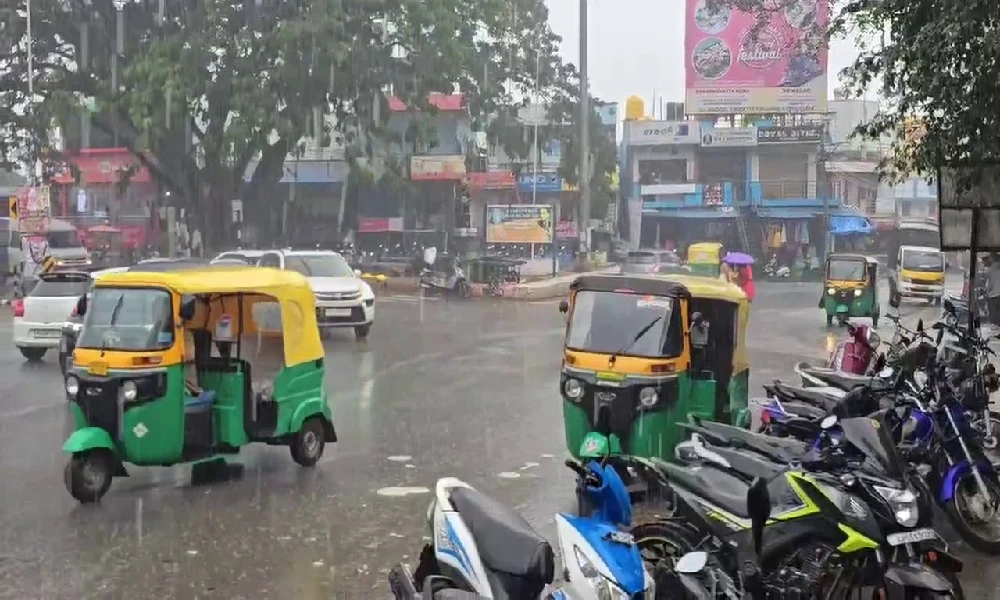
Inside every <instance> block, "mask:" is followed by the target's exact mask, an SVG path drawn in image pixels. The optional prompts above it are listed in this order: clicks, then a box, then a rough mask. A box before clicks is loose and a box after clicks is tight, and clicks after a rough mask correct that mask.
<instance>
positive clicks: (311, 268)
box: [285, 254, 354, 277]
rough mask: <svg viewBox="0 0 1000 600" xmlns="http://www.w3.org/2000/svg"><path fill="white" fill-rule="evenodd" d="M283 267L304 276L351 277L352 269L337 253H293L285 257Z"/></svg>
mask: <svg viewBox="0 0 1000 600" xmlns="http://www.w3.org/2000/svg"><path fill="white" fill-rule="evenodd" d="M285 268H286V269H288V270H289V271H295V272H296V273H301V274H302V275H305V276H306V277H353V276H354V271H353V270H352V269H351V265H349V264H347V261H346V260H344V258H343V257H342V256H340V255H339V254H295V255H291V256H286V257H285Z"/></svg>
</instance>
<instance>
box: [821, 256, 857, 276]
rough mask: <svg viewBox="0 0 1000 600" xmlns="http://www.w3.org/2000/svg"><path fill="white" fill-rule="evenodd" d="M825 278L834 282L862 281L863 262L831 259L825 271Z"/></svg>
mask: <svg viewBox="0 0 1000 600" xmlns="http://www.w3.org/2000/svg"><path fill="white" fill-rule="evenodd" d="M826 278H827V279H832V280H834V281H864V280H865V261H863V260H845V259H840V260H838V259H831V260H830V263H829V265H828V266H827V269H826Z"/></svg>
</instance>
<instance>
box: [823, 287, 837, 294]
mask: <svg viewBox="0 0 1000 600" xmlns="http://www.w3.org/2000/svg"><path fill="white" fill-rule="evenodd" d="M826 293H827V294H830V295H831V296H832V295H834V294H836V293H837V290H835V289H833V288H826Z"/></svg>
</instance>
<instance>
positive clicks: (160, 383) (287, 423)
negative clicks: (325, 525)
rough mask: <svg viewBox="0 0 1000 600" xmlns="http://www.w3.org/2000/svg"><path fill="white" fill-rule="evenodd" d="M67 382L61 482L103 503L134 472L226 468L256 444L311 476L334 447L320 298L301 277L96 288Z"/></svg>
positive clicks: (146, 278) (256, 272) (222, 273)
mask: <svg viewBox="0 0 1000 600" xmlns="http://www.w3.org/2000/svg"><path fill="white" fill-rule="evenodd" d="M77 311H78V312H79V313H81V314H83V315H84V325H83V328H82V330H81V331H80V334H79V339H78V340H77V345H76V348H75V350H74V351H73V362H72V365H71V366H70V367H69V368H68V369H67V375H66V380H65V383H66V393H67V394H68V395H69V396H70V397H71V399H72V402H71V410H72V413H73V417H74V420H75V431H74V432H73V433H72V434H71V435H70V436H69V439H67V440H66V442H65V444H64V445H63V451H65V452H67V453H69V454H70V455H71V458H70V461H69V464H68V465H67V466H66V471H65V482H66V486H67V488H68V490H69V492H70V494H71V495H72V496H73V497H74V498H76V499H77V500H79V501H80V502H95V501H97V500H99V499H100V498H101V497H102V496H103V495H104V494H105V493H106V492H107V491H108V488H109V487H110V485H111V481H112V479H113V478H114V477H124V476H128V471H127V470H126V464H131V465H138V466H154V465H155V466H170V465H174V464H179V463H194V465H195V467H196V468H197V467H199V466H205V467H209V468H212V467H218V466H220V465H224V464H225V461H224V459H223V457H224V456H225V455H227V454H234V453H237V452H239V450H240V448H241V447H242V446H245V445H246V444H248V443H250V442H263V443H266V444H268V445H284V446H288V447H289V449H290V450H291V455H292V459H293V460H294V461H295V462H297V463H298V464H300V465H302V466H305V467H310V466H313V465H315V464H316V462H317V461H318V460H319V459H320V457H321V456H322V455H323V449H324V446H325V444H327V443H331V442H336V441H337V435H336V432H335V431H334V427H333V421H332V416H331V412H330V408H329V407H328V406H327V401H326V393H325V392H324V388H323V379H324V372H323V358H324V352H323V346H322V344H321V343H320V339H319V329H318V328H317V326H316V306H315V304H314V300H313V293H312V290H311V289H310V287H309V284H308V282H307V281H306V279H305V278H304V277H302V276H301V275H299V274H298V273H295V272H292V271H279V270H276V269H262V268H256V267H238V266H219V267H214V266H207V267H203V268H201V269H194V270H186V271H171V272H148V271H132V272H124V273H112V274H108V275H105V276H103V277H101V278H99V279H97V280H96V281H95V282H94V287H93V289H92V292H91V293H90V297H89V299H88V297H87V296H83V297H81V299H80V301H79V304H78V305H77Z"/></svg>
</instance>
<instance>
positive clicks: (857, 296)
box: [854, 290, 861, 298]
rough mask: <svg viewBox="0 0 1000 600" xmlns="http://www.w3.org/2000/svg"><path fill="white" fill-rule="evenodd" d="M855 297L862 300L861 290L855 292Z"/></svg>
mask: <svg viewBox="0 0 1000 600" xmlns="http://www.w3.org/2000/svg"><path fill="white" fill-rule="evenodd" d="M854 297H855V298H860V297H861V290H854Z"/></svg>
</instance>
